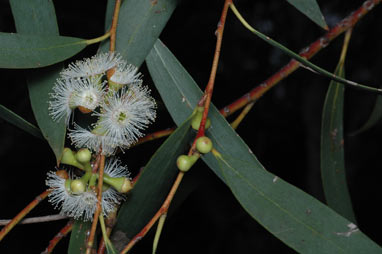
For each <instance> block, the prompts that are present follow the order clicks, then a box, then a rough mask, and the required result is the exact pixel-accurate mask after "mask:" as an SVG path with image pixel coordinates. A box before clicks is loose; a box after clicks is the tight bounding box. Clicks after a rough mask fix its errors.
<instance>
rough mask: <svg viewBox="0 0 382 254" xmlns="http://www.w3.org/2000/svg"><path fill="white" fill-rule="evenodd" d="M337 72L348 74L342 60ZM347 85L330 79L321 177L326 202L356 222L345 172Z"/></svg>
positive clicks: (322, 129) (326, 102)
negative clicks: (344, 109) (344, 113)
mask: <svg viewBox="0 0 382 254" xmlns="http://www.w3.org/2000/svg"><path fill="white" fill-rule="evenodd" d="M335 73H336V75H338V76H341V77H344V76H345V75H344V67H343V65H342V64H339V65H338V66H337V69H336V72H335ZM343 105H344V85H343V84H340V83H337V82H334V81H332V82H330V85H329V88H328V92H327V94H326V98H325V104H324V108H323V110H322V126H321V178H322V183H323V187H324V193H325V198H326V202H327V204H328V205H329V207H331V208H332V209H333V210H335V211H336V212H338V213H339V214H341V215H342V216H344V217H345V218H347V219H348V220H350V221H352V222H356V220H355V215H354V211H353V208H352V203H351V198H350V194H349V190H348V187H347V186H348V185H347V181H346V172H345V158H344V136H343Z"/></svg>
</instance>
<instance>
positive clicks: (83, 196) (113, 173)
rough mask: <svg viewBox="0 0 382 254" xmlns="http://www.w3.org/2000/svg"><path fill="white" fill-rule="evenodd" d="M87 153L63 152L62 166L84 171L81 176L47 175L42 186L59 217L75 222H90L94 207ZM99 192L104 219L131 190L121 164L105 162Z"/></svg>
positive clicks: (93, 181)
mask: <svg viewBox="0 0 382 254" xmlns="http://www.w3.org/2000/svg"><path fill="white" fill-rule="evenodd" d="M91 157H92V156H91V153H90V151H89V150H88V149H86V148H85V149H80V150H79V151H78V152H76V153H75V152H73V151H72V150H70V149H69V148H65V149H64V153H63V157H62V160H61V163H62V164H68V165H72V166H75V167H77V168H80V169H82V170H84V174H83V175H82V176H81V177H74V176H73V175H71V174H68V173H67V171H65V170H58V171H56V172H53V171H51V172H48V178H47V180H46V185H47V186H49V187H50V189H51V192H50V194H49V201H50V202H51V203H52V204H53V205H54V206H55V207H56V208H60V209H61V214H63V215H67V216H69V217H73V218H75V219H79V218H82V219H83V220H85V221H86V220H92V219H93V215H94V212H95V210H96V208H97V203H98V199H97V194H96V186H97V182H98V174H97V173H93V172H92V167H91V164H90V162H91ZM103 181H104V183H103V189H102V201H101V206H102V212H103V214H104V215H105V216H108V214H109V213H111V212H113V211H114V210H115V209H116V207H117V206H118V205H119V204H120V202H121V201H122V200H123V199H124V194H125V193H127V192H129V191H130V190H131V188H132V185H131V181H130V173H129V171H128V170H127V167H126V166H123V165H122V164H121V161H120V160H118V159H115V158H112V159H108V160H107V161H106V163H105V168H104V176H103Z"/></svg>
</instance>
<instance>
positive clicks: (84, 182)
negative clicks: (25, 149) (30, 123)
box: [46, 52, 156, 220]
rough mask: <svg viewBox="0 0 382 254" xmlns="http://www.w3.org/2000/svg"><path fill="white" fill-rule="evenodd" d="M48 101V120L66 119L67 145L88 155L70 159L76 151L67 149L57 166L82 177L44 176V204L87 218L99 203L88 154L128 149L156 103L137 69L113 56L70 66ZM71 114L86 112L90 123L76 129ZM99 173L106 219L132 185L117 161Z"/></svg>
mask: <svg viewBox="0 0 382 254" xmlns="http://www.w3.org/2000/svg"><path fill="white" fill-rule="evenodd" d="M50 97H51V100H50V101H49V113H50V115H51V117H52V119H53V120H54V121H59V120H64V121H65V123H66V125H67V127H68V131H69V133H68V136H69V138H70V139H71V141H72V143H73V144H74V145H75V146H76V148H78V149H80V150H84V149H85V150H86V151H87V152H86V153H87V155H86V156H85V157H84V158H86V160H84V161H83V159H79V160H78V161H77V159H76V158H75V155H78V153H79V152H77V153H74V152H72V151H71V150H70V149H69V148H67V149H68V150H66V152H67V153H66V155H67V157H66V162H63V160H64V159H62V161H61V163H64V164H68V165H72V166H76V167H78V165H79V167H80V168H81V169H84V170H85V174H84V175H83V176H81V177H74V176H73V175H68V176H65V178H62V177H61V176H59V174H57V172H49V173H48V177H47V180H46V184H47V186H49V187H50V189H51V192H50V194H49V200H50V202H51V203H52V204H53V205H54V206H55V207H57V208H60V209H61V213H62V214H65V215H67V216H70V217H73V218H75V219H79V218H83V220H91V219H92V218H93V215H94V213H95V210H96V207H97V203H98V199H97V194H96V193H95V185H96V184H95V181H96V180H94V179H96V178H97V177H98V174H97V173H94V172H92V169H91V164H90V163H91V152H90V151H89V150H91V151H93V152H95V153H97V154H99V153H101V154H102V155H105V156H112V155H114V154H115V152H116V151H117V149H120V150H122V151H123V149H126V148H128V147H129V146H130V145H132V144H133V143H135V142H136V141H137V140H138V138H139V137H142V136H143V134H142V132H141V131H142V130H143V129H145V128H146V127H147V126H148V125H149V124H150V123H152V122H153V121H154V120H155V117H156V112H155V109H156V103H155V101H154V99H153V98H152V97H151V96H150V90H149V89H148V88H147V87H146V86H144V85H143V84H142V75H141V73H139V72H138V68H137V67H135V66H134V65H131V64H128V63H127V62H126V61H125V60H123V59H122V57H121V56H120V55H119V54H116V53H112V52H108V53H100V54H97V55H95V56H93V57H91V58H87V59H84V60H82V61H77V62H75V63H72V64H70V65H69V66H68V67H67V68H66V69H64V70H63V71H62V72H61V73H60V77H59V78H58V79H57V81H56V83H55V85H54V87H53V92H52V93H51V94H50ZM76 111H80V112H82V113H84V114H88V113H90V114H91V116H92V117H93V118H94V119H95V120H94V122H93V123H91V124H90V125H89V126H80V125H79V124H77V123H76V121H74V113H76ZM76 119H77V118H76ZM88 149H89V150H88ZM63 158H64V156H63ZM93 158H94V157H93ZM85 165H86V166H85ZM82 166H83V167H82ZM104 172H105V176H104V179H103V181H104V183H105V190H104V191H103V193H102V202H101V206H102V212H103V214H104V215H105V216H107V215H108V214H109V213H110V212H112V211H114V210H115V209H116V206H117V205H118V204H119V203H120V202H121V200H123V198H124V196H123V194H122V193H127V192H128V191H129V190H130V189H131V182H130V179H129V174H128V171H127V168H126V167H124V166H122V165H121V162H120V161H119V160H117V159H108V161H107V163H106V165H105V169H104ZM105 177H106V178H105ZM92 179H93V180H92Z"/></svg>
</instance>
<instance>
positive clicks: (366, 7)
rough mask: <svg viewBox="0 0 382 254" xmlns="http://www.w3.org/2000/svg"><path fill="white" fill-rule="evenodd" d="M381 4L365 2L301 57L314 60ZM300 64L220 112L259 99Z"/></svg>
mask: <svg viewBox="0 0 382 254" xmlns="http://www.w3.org/2000/svg"><path fill="white" fill-rule="evenodd" d="M379 3H381V0H368V1H365V2H364V3H363V4H362V6H361V7H359V8H358V9H357V10H356V11H355V12H352V13H351V14H350V15H349V16H347V17H346V18H344V19H343V20H342V21H340V22H339V23H338V24H337V25H335V26H334V27H333V28H332V29H330V31H329V32H327V33H326V34H325V35H324V36H322V37H320V38H319V39H318V40H316V41H315V42H313V43H311V44H310V45H309V46H308V47H306V48H304V49H303V50H302V51H301V52H300V56H301V57H303V58H305V59H310V58H312V57H313V56H314V55H315V54H317V53H318V52H319V51H320V50H321V49H323V48H325V47H326V46H327V45H328V44H329V43H330V42H331V41H333V40H334V39H335V38H337V37H338V36H339V35H340V34H342V33H343V32H345V31H347V30H349V29H350V28H352V27H353V26H354V25H355V24H356V23H357V22H358V21H359V20H360V19H361V18H362V17H363V16H364V15H366V14H367V13H368V12H369V11H370V10H372V9H373V8H374V7H375V6H376V5H377V4H379ZM300 66H301V65H300V63H299V62H297V61H296V60H294V59H293V60H291V61H290V62H289V63H288V64H287V65H285V66H284V67H283V68H281V69H280V70H279V71H278V72H277V73H275V74H274V75H272V76H271V77H269V78H268V79H267V80H265V81H264V82H262V83H261V84H260V85H258V86H256V87H255V88H253V89H252V90H251V91H249V92H248V93H246V94H244V95H243V96H242V97H241V98H239V99H237V100H236V101H234V102H232V103H231V104H229V105H228V106H226V107H224V108H223V109H221V110H220V113H221V114H222V115H223V116H225V117H227V116H229V115H231V114H233V113H234V112H236V111H237V110H238V109H240V108H242V107H244V106H245V105H247V104H248V103H250V102H252V101H256V100H257V99H259V98H260V97H261V96H262V95H263V94H264V93H266V92H267V91H268V90H269V89H271V88H272V87H274V86H275V85H276V84H278V83H279V82H280V81H281V80H283V79H284V78H286V77H287V76H289V74H291V73H293V72H294V71H295V70H296V69H298V68H299V67H300Z"/></svg>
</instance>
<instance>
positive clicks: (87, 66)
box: [60, 52, 122, 78]
mask: <svg viewBox="0 0 382 254" xmlns="http://www.w3.org/2000/svg"><path fill="white" fill-rule="evenodd" d="M121 61H122V60H121V56H120V55H119V54H115V53H114V52H107V53H100V54H97V55H95V56H93V57H92V58H86V59H84V60H79V61H76V62H75V63H71V64H69V66H68V68H66V69H64V70H63V71H62V72H61V73H60V75H61V76H62V77H63V78H83V77H91V76H97V75H101V74H105V73H106V71H108V70H110V69H111V68H114V67H116V66H117V65H118V64H119V63H120V62H121Z"/></svg>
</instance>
